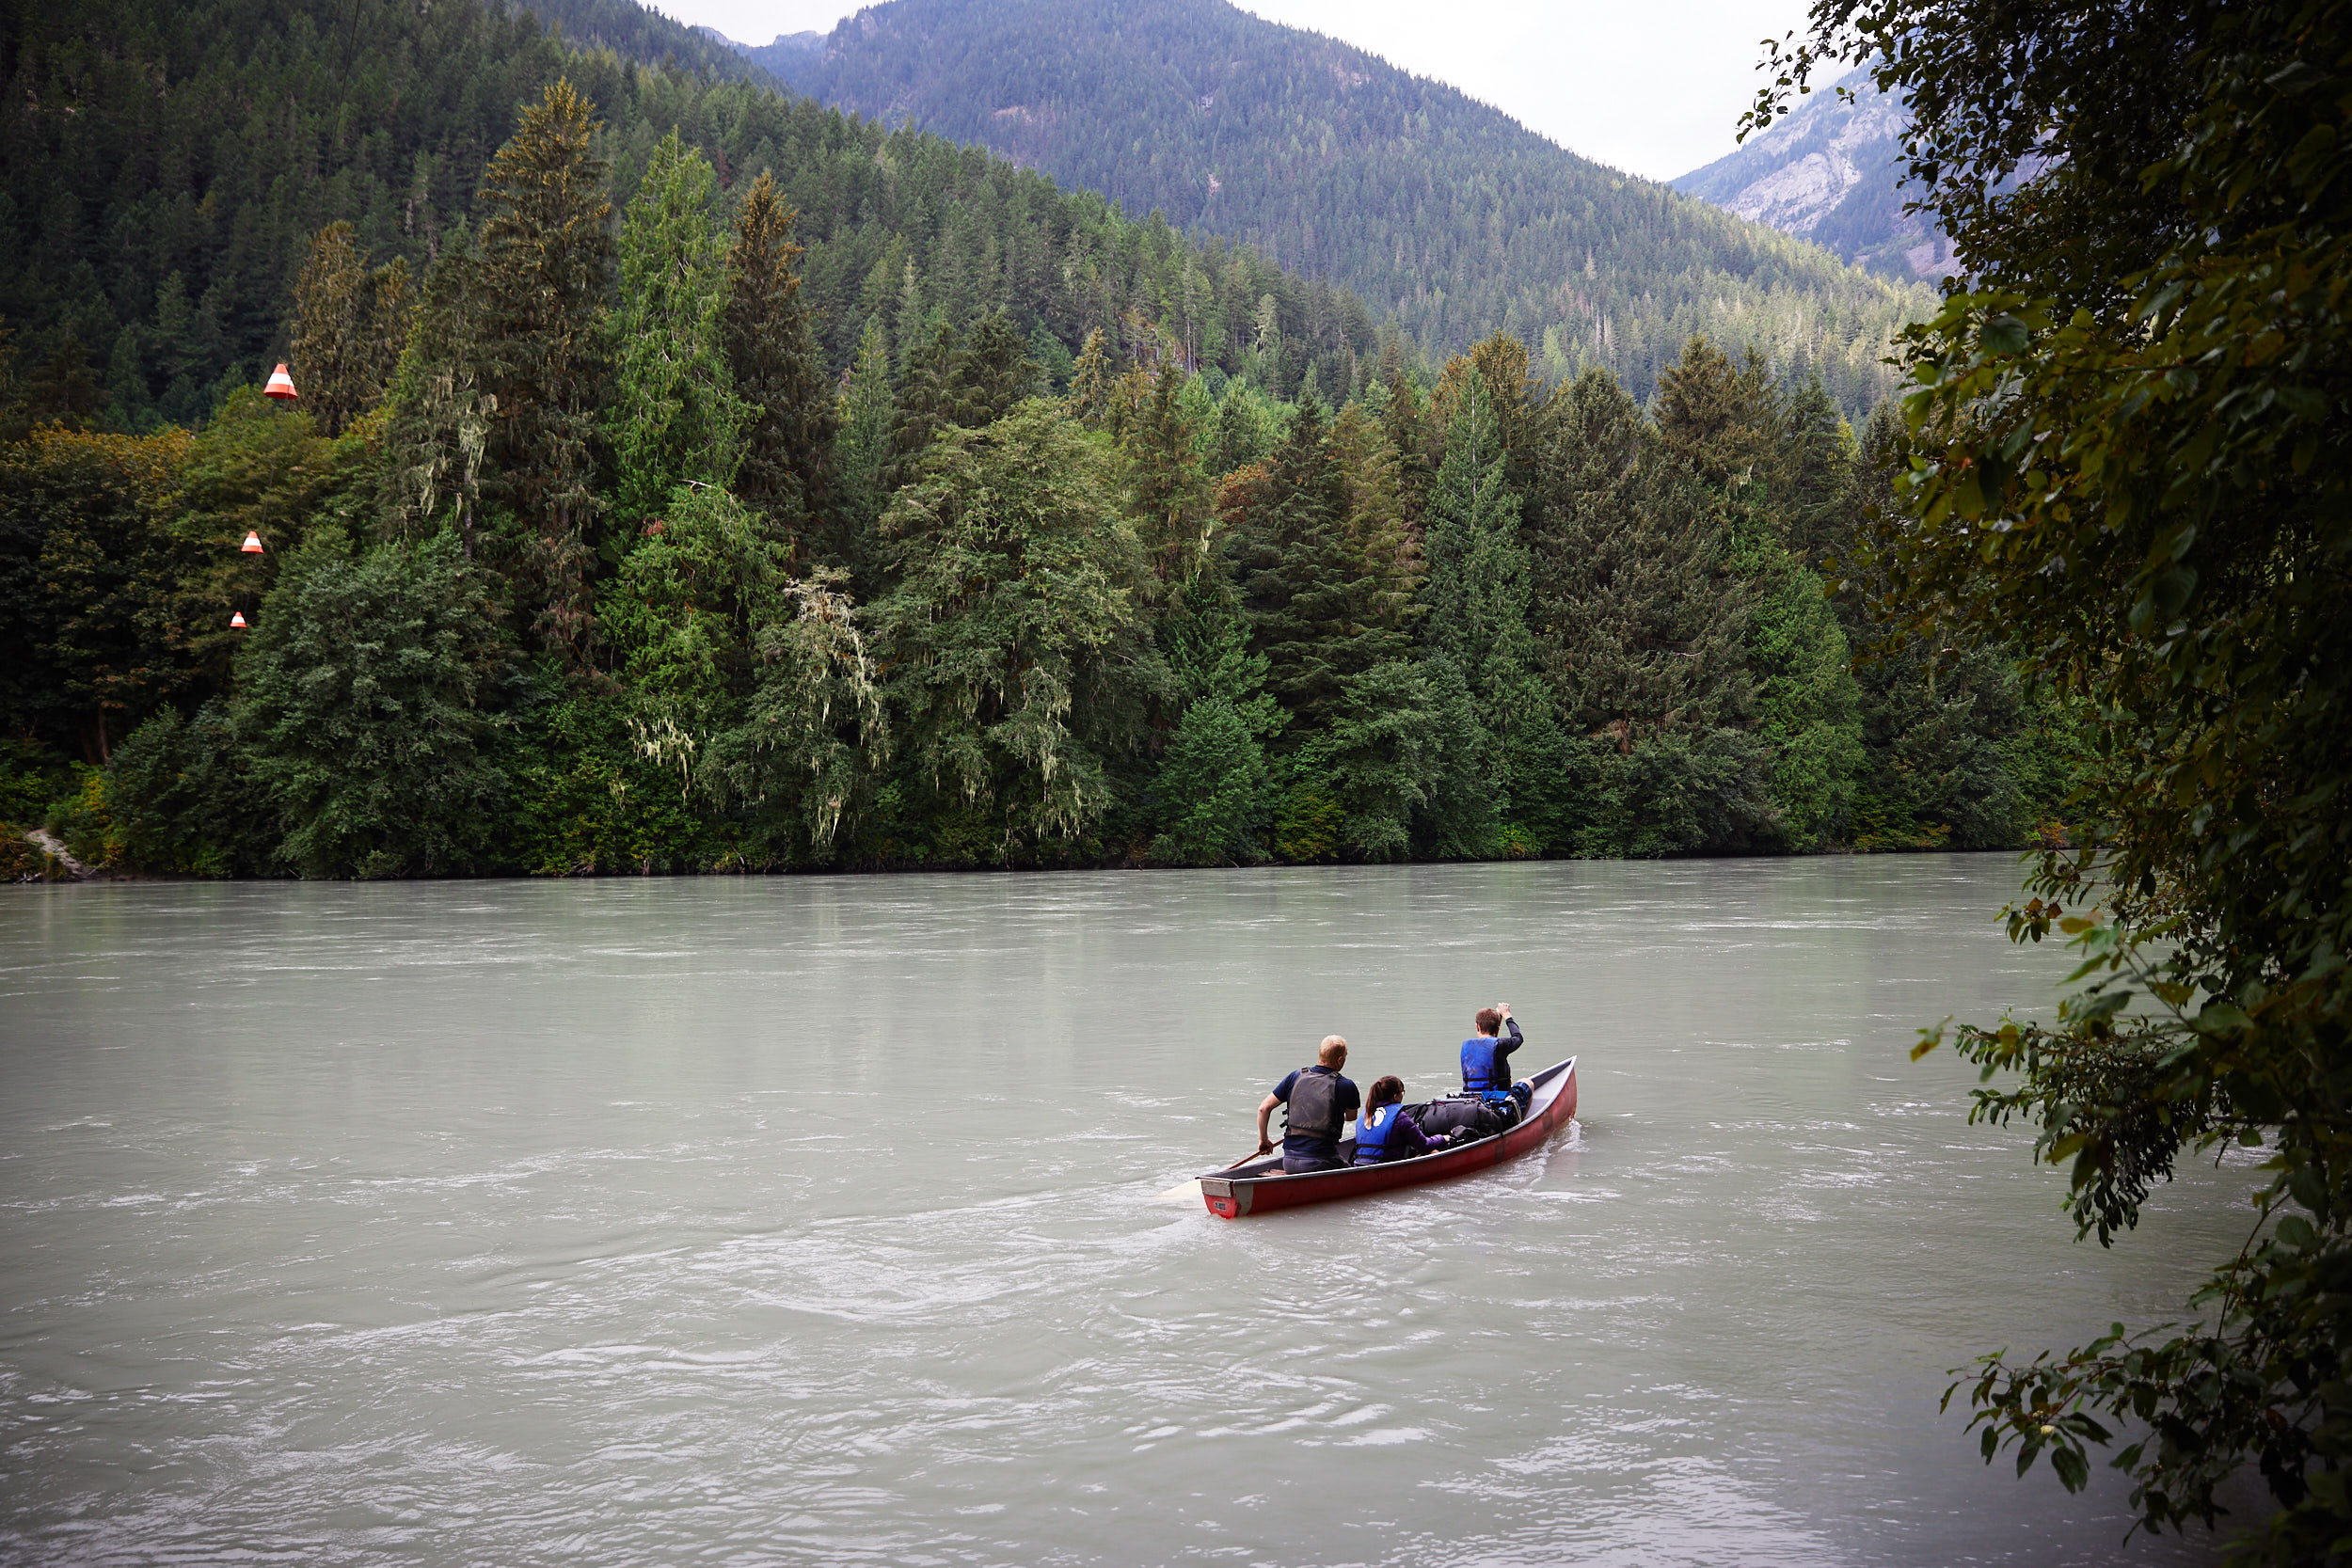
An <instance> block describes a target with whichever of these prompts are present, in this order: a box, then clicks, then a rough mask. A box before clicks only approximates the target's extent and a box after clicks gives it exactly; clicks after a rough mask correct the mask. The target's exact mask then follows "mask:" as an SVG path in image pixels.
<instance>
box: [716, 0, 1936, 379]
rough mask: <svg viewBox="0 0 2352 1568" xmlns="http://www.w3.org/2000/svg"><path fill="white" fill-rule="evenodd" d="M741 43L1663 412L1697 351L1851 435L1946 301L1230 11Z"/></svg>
mask: <svg viewBox="0 0 2352 1568" xmlns="http://www.w3.org/2000/svg"><path fill="white" fill-rule="evenodd" d="M747 53H748V54H749V55H750V56H751V57H752V58H753V59H755V60H757V61H759V62H760V63H762V64H763V65H766V66H768V67H769V68H770V69H771V70H772V71H775V72H776V73H777V74H778V75H779V76H782V77H784V78H786V79H787V80H788V81H790V82H791V84H792V85H793V86H795V87H800V88H801V89H802V90H803V91H807V92H812V93H815V94H816V95H817V96H818V98H820V99H822V100H823V101H824V102H826V103H832V104H835V105H837V106H839V107H841V108H845V109H853V110H856V111H858V112H859V113H862V114H866V115H869V116H876V117H880V118H882V119H887V120H889V121H891V122H893V123H898V122H901V121H904V122H908V123H913V124H916V125H919V126H921V127H922V128H923V129H925V130H929V131H933V132H937V133H939V134H940V135H946V136H952V137H954V138H956V139H957V140H959V141H971V142H977V143H979V144H981V145H983V146H986V147H989V148H992V149H993V150H996V151H998V152H1001V153H1004V154H1005V155H1006V156H1008V157H1010V158H1013V159H1015V160H1017V161H1019V162H1020V163H1022V164H1024V165H1026V166H1031V167H1034V168H1037V169H1039V170H1041V172H1043V173H1046V174H1050V175H1052V176H1053V177H1054V178H1055V179H1057V180H1059V181H1061V182H1064V183H1065V184H1070V185H1078V186H1084V187H1085V188H1087V189H1089V190H1094V191H1100V192H1103V193H1104V195H1106V196H1109V197H1111V198H1113V199H1115V200H1117V201H1119V202H1120V204H1121V205H1122V206H1123V207H1124V208H1125V210H1126V211H1127V212H1129V213H1131V214H1136V215H1138V216H1141V215H1144V214H1150V213H1152V212H1155V211H1156V212H1160V213H1164V214H1167V216H1168V220H1169V221H1170V222H1172V223H1175V224H1177V225H1179V226H1180V227H1183V228H1185V229H1187V230H1190V229H1196V228H1197V229H1199V230H1202V231H1205V232H1211V233H1216V234H1220V235H1223V236H1224V237H1226V238H1227V239H1229V240H1232V241H1235V242H1237V243H1242V244H1247V245H1252V246H1254V247H1256V248H1257V249H1259V250H1260V251H1262V252H1263V254H1264V255H1266V256H1268V257H1270V258H1272V259H1273V260H1275V261H1280V262H1281V263H1282V264H1283V265H1285V266H1288V267H1291V268H1294V269H1295V270H1297V271H1300V272H1302V273H1305V274H1307V275H1309V276H1311V277H1328V278H1330V279H1331V280H1332V281H1333V282H1335V283H1339V284H1343V285H1345V286H1346V287H1348V288H1350V289H1353V290H1354V291H1356V292H1357V293H1359V294H1360V295H1362V296H1363V298H1364V299H1365V301H1366V302H1367V303H1369V304H1370V305H1371V306H1372V308H1373V309H1375V311H1379V312H1382V313H1385V314H1392V315H1393V317H1394V318H1395V320H1396V322H1397V324H1398V325H1399V327H1400V329H1401V330H1402V331H1403V332H1404V333H1405V335H1406V338H1407V339H1408V340H1409V341H1412V342H1413V343H1414V344H1416V345H1417V346H1418V347H1419V348H1420V349H1421V350H1422V352H1423V353H1424V354H1425V355H1427V356H1431V357H1433V358H1435V359H1443V358H1444V357H1445V356H1449V355H1452V354H1455V353H1459V352H1460V351H1462V350H1464V349H1466V348H1468V347H1469V346H1470V344H1471V343H1472V342H1474V341H1477V340H1478V339H1480V338H1483V337H1485V336H1486V334H1487V333H1489V332H1492V331H1497V330H1501V331H1505V332H1508V333H1510V334H1511V335H1512V336H1514V337H1516V338H1518V339H1520V340H1522V341H1525V342H1526V343H1527V344H1528V347H1529V352H1530V353H1531V355H1532V356H1534V359H1535V362H1536V365H1537V368H1538V369H1539V370H1540V371H1541V372H1542V373H1543V374H1544V375H1545V376H1546V377H1547V378H1548V379H1549V380H1551V381H1554V382H1565V381H1572V380H1574V379H1575V378H1576V376H1577V375H1578V374H1579V373H1580V372H1581V371H1582V370H1583V369H1584V368H1585V367H1587V366H1592V365H1597V366H1600V367H1602V368H1604V369H1606V370H1608V371H1610V372H1612V373H1613V374H1614V375H1615V376H1616V377H1617V379H1618V380H1619V381H1621V382H1622V383H1623V384H1624V385H1625V386H1626V388H1627V389H1628V390H1629V391H1631V392H1632V393H1633V395H1634V396H1635V397H1636V398H1638V399H1641V400H1643V401H1644V402H1645V403H1646V402H1647V401H1648V400H1649V399H1650V398H1651V397H1652V396H1653V395H1654V394H1655V392H1656V391H1657V388H1658V385H1659V377H1660V375H1661V372H1663V371H1664V369H1665V367H1666V366H1667V365H1669V364H1671V363H1672V362H1673V361H1674V359H1675V357H1676V356H1677V355H1678V354H1680V353H1681V351H1682V345H1683V344H1684V343H1685V342H1687V341H1690V339H1691V338H1692V337H1693V336H1705V337H1707V338H1709V339H1711V340H1717V341H1724V342H1735V343H1742V344H1745V343H1754V344H1755V345H1756V347H1757V348H1758V349H1760V350H1761V351H1762V352H1763V353H1764V354H1765V355H1766V356H1768V357H1769V358H1770V359H1771V360H1772V363H1773V364H1774V365H1776V366H1778V367H1780V368H1781V369H1782V370H1783V371H1784V372H1788V373H1792V374H1794V375H1797V376H1799V377H1803V376H1804V375H1808V374H1812V373H1817V372H1818V373H1819V374H1820V376H1821V378H1822V381H1823V384H1824V385H1825V386H1826V387H1827V388H1829V391H1830V395H1831V397H1832V398H1833V399H1835V400H1836V403H1837V404H1838V405H1839V407H1840V408H1841V409H1843V410H1844V411H1845V412H1846V413H1847V414H1848V416H1849V417H1851V418H1854V419H1857V420H1858V419H1860V418H1862V417H1864V416H1865V415H1867V412H1868V410H1869V408H1870V406H1871V405H1872V404H1874V403H1876V402H1877V401H1878V400H1879V399H1880V398H1882V397H1885V396H1889V395H1891V394H1892V393H1893V392H1894V391H1895V389H1896V384H1895V380H1894V377H1893V374H1892V372H1890V371H1889V370H1888V369H1887V367H1886V364H1885V362H1884V361H1885V357H1886V342H1887V338H1888V335H1889V334H1890V333H1891V332H1892V331H1893V330H1894V329H1895V328H1896V327H1897V326H1899V325H1901V324H1902V323H1903V322H1904V321H1906V320H1910V319H1914V318H1915V317H1918V316H1922V315H1925V314H1926V313H1928V311H1929V310H1930V309H1931V299H1932V295H1931V293H1930V292H1929V291H1928V290H1926V289H1923V288H1920V287H1917V286H1915V285H1913V284H1910V283H1909V282H1907V281H1906V282H1901V283H1898V282H1893V281H1890V280H1887V279H1884V278H1881V277H1872V276H1870V275H1868V274H1867V273H1864V272H1863V271H1861V270H1860V269H1858V268H1854V267H1849V266H1847V265H1845V264H1844V263H1843V262H1841V261H1839V260H1838V258H1837V257H1836V255H1834V254H1832V253H1831V252H1829V251H1827V250H1824V249H1822V248H1821V247H1820V246H1819V245H1812V244H1808V243H1805V242H1804V241H1800V240H1795V239H1791V238H1789V237H1788V236H1787V235H1784V234H1779V233H1776V232H1774V231H1772V230H1769V229H1766V228H1763V227H1762V226H1760V225H1756V224H1751V223H1746V222H1743V221H1742V220H1740V219H1739V218H1736V217H1734V216H1732V215H1731V214H1729V213H1726V212H1724V211H1723V210H1722V209H1721V208H1718V207H1713V206H1710V205H1708V203H1706V202H1704V201H1699V200H1694V199H1692V198H1689V197H1686V196H1683V195H1681V194H1679V193H1678V192H1677V191H1676V190H1674V189H1673V188H1672V187H1670V186H1668V185H1664V184H1661V183H1659V182H1654V181H1649V180H1644V179H1640V178H1637V177H1633V176H1629V175H1627V174H1624V173H1622V172H1620V171H1618V170H1616V169H1612V168H1607V167H1604V166H1601V165H1598V164H1596V163H1593V162H1591V161H1590V160H1588V159H1585V158H1581V157H1579V156H1577V155H1576V153H1575V152H1573V151H1572V150H1565V149H1563V148H1561V147H1559V146H1557V145H1555V144H1554V143H1552V142H1550V141H1549V140H1547V139H1546V138H1544V137H1542V136H1540V135H1536V134H1535V133H1534V132H1532V131H1529V130H1528V129H1527V128H1526V127H1524V126H1522V125H1520V124H1519V123H1518V121H1517V120H1514V119H1511V118H1510V117H1509V116H1507V115H1505V114H1503V113H1502V111H1501V110H1499V109H1496V108H1494V107H1492V106H1491V105H1489V104H1486V103H1479V102H1478V101H1476V100H1475V99H1472V98H1471V97H1470V96H1469V95H1468V94H1466V93H1464V92H1461V91H1460V90H1458V89H1457V88H1454V87H1448V86H1447V85H1445V84H1444V83H1442V82H1437V81H1432V80H1430V79H1428V78H1426V77H1422V76H1415V75H1413V74H1411V73H1410V72H1408V71H1402V70H1399V69H1398V68H1397V67H1395V66H1392V65H1391V64H1390V63H1389V62H1388V61H1386V60H1383V59H1381V58H1380V57H1379V56H1377V55H1372V54H1368V53H1366V52H1365V51H1363V50H1361V49H1358V48H1355V47H1353V46H1351V45H1349V44H1347V43H1344V42H1342V41H1340V40H1337V39H1331V38H1326V37H1323V36H1322V35H1320V34H1317V33H1311V32H1307V31H1303V30H1301V29H1298V28H1295V27H1286V26H1282V25H1279V24H1276V23H1273V22H1268V21H1265V20H1263V19H1261V18H1259V17H1256V16H1252V15H1250V14H1249V13H1248V12H1247V11H1244V10H1242V9H1240V8H1237V7H1234V6H1232V5H1229V4H1227V3H1226V0H887V3H885V4H881V5H875V6H870V7H868V8H866V9H864V10H861V11H860V12H859V13H858V14H857V15H856V16H854V17H850V18H849V19H848V20H846V21H844V22H842V23H841V24H839V25H837V26H836V27H834V30H833V32H832V34H831V35H830V37H829V38H828V39H827V40H826V45H825V48H824V50H823V51H822V52H820V53H819V52H811V51H808V50H805V49H799V48H794V47H791V46H790V45H785V46H781V47H779V46H776V45H769V46H764V47H761V48H755V49H751V50H749V51H747ZM1589 69H1594V66H1593V65H1592V64H1590V63H1589V62H1581V63H1580V64H1579V65H1578V66H1577V67H1575V68H1571V69H1564V71H1563V79H1562V86H1561V90H1562V91H1564V92H1573V91H1575V90H1577V89H1576V87H1575V75H1576V71H1578V70H1589Z"/></svg>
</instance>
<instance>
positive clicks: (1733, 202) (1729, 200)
mask: <svg viewBox="0 0 2352 1568" xmlns="http://www.w3.org/2000/svg"><path fill="white" fill-rule="evenodd" d="M1841 92H1844V93H1850V94H1851V99H1848V98H1843V97H1840V96H1839V94H1840V93H1841ZM1908 123H1909V119H1908V117H1907V116H1906V115H1905V114H1904V112H1903V106H1902V105H1901V104H1900V103H1898V102H1896V101H1895V100H1893V99H1890V98H1888V97H1887V96H1886V95H1885V94H1884V93H1882V92H1881V91H1880V90H1879V88H1878V86H1877V84H1876V83H1874V82H1872V81H1871V79H1870V73H1869V72H1868V71H1852V72H1851V73H1850V74H1848V75H1847V76H1846V78H1845V79H1844V80H1842V81H1840V82H1837V83H1836V84H1835V85H1834V87H1830V88H1828V89H1824V90H1821V91H1817V92H1815V93H1814V94H1813V95H1812V96H1810V97H1809V98H1806V99H1805V100H1804V102H1803V103H1802V105H1801V106H1800V107H1799V108H1798V109H1797V110H1796V111H1795V112H1794V113H1792V114H1790V115H1789V116H1788V119H1783V120H1781V121H1780V122H1779V123H1778V124H1776V125H1774V126H1773V127H1772V129H1771V130H1769V131H1766V132H1764V133H1763V134H1762V135H1756V136H1752V137H1750V138H1749V139H1748V141H1747V142H1746V143H1745V144H1743V145H1742V146H1741V147H1740V149H1739V150H1737V151H1734V152H1731V153H1729V154H1727V155H1725V156H1724V157H1721V158H1718V159H1716V160H1715V161H1714V162H1713V163H1711V164H1708V166H1706V167H1704V168H1697V169H1692V171H1691V172H1690V173H1688V174H1686V175H1684V176H1682V177H1681V178H1680V179H1678V180H1677V181H1675V182H1674V186H1675V189H1677V190H1678V191H1683V192H1687V193H1688V194H1690V195H1692V196H1695V197H1698V198H1701V199H1703V200H1707V201H1711V202H1713V203H1715V204H1716V205H1717V206H1719V207H1724V208H1727V209H1729V210H1730V211H1732V212H1734V213H1737V214H1740V216H1741V217H1743V218H1752V219H1754V220H1755V221H1756V222H1757V223H1765V224H1770V225H1772V227H1773V228H1774V229H1777V230H1781V231H1782V232H1783V233H1788V234H1794V235H1797V236H1798V237H1800V238H1802V239H1807V240H1811V241H1812V242H1813V243H1814V244H1816V245H1822V246H1825V247H1827V248H1828V249H1830V250H1833V251H1836V253H1837V254H1838V255H1840V256H1842V257H1844V258H1846V259H1847V260H1848V261H1851V262H1853V263H1854V264H1855V265H1856V266H1860V267H1867V268H1869V269H1870V270H1871V271H1873V272H1878V273H1883V274H1885V275H1887V276H1888V277H1897V278H1901V279H1904V280H1906V281H1907V280H1909V279H1912V278H1921V279H1931V278H1940V277H1949V276H1950V275H1951V274H1952V272H1953V271H1954V270H1955V269H1956V265H1957V263H1955V262H1954V261H1953V260H1952V246H1951V242H1950V241H1949V240H1947V239H1946V238H1945V237H1944V236H1943V235H1942V234H1941V233H1939V232H1937V231H1936V230H1935V227H1934V226H1933V225H1932V224H1931V223H1930V222H1929V221H1928V220H1927V219H1926V218H1923V217H1920V216H1918V215H1916V214H1905V213H1904V211H1903V205H1904V201H1905V198H1904V196H1903V194H1902V192H1901V191H1900V190H1899V188H1898V186H1897V184H1896V182H1897V181H1898V180H1899V178H1900V177H1901V175H1902V169H1903V133H1904V130H1905V128H1906V126H1907V125H1908Z"/></svg>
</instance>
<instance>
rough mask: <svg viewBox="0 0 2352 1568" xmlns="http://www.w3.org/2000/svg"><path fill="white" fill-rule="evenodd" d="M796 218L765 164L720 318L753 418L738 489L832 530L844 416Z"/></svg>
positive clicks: (784, 517)
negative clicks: (806, 289)
mask: <svg viewBox="0 0 2352 1568" xmlns="http://www.w3.org/2000/svg"><path fill="white" fill-rule="evenodd" d="M798 217H799V214H797V213H796V212H795V211H794V210H793V209H792V208H791V207H790V206H788V205H787V204H786V202H785V201H784V198H782V197H781V196H780V195H778V193H777V191H776V184H775V181H774V180H773V178H771V176H770V174H769V173H768V171H767V170H765V169H762V170H761V171H760V173H759V178H757V179H756V180H755V181H753V182H752V188H751V190H750V192H749V193H748V194H746V195H745V197H744V198H743V207H742V211H741V212H740V213H739V214H738V215H737V217H736V223H735V243H734V245H733V246H732V247H731V248H730V249H729V250H728V252H727V285H728V292H727V300H726V309H725V313H724V315H723V318H722V336H723V341H724V343H725V348H726V358H727V364H728V367H729V368H730V370H731V371H732V372H734V376H735V389H736V394H737V395H738V396H739V397H740V398H742V399H743V400H744V402H745V403H747V404H749V405H750V406H751V410H752V415H753V421H754V422H753V423H752V424H751V426H750V427H749V428H748V429H747V430H746V431H745V432H744V450H743V465H742V467H741V468H740V469H739V472H738V476H737V481H736V483H737V488H738V490H739V492H740V494H741V495H742V497H743V499H744V500H745V501H746V502H747V503H749V504H750V505H753V506H755V507H758V508H761V509H762V510H764V511H766V512H767V513H768V514H769V515H770V517H771V519H772V520H773V521H774V522H775V523H776V524H777V525H778V526H779V527H782V528H786V529H788V530H790V531H793V532H794V533H796V534H797V533H800V532H803V531H807V530H808V529H810V528H812V527H814V528H817V529H818V531H828V530H827V526H826V525H827V519H828V518H829V515H830V514H831V512H832V510H833V508H834V483H835V481H834V442H835V437H836V435H837V433H838V431H839V422H838V421H839V419H840V415H839V412H838V410H837V409H836V407H835V405H834V393H833V388H832V385H831V382H830V378H829V377H828V376H827V375H826V373H825V362H824V355H823V352H822V351H821V350H820V349H819V348H818V343H817V339H816V335H815V332H814V331H813V329H812V325H811V322H810V316H809V304H808V299H807V296H806V294H805V293H803V287H802V280H801V265H800V262H801V256H802V254H803V247H802V246H801V245H798V244H797V243H795V242H794V240H793V238H792V229H793V225H794V224H795V222H796V221H797V220H798ZM869 330H871V328H869ZM875 510H876V511H877V512H879V507H877V508H876V509H875ZM830 531H831V532H834V533H836V534H837V533H838V531H839V530H838V528H837V527H835V528H833V529H831V530H830Z"/></svg>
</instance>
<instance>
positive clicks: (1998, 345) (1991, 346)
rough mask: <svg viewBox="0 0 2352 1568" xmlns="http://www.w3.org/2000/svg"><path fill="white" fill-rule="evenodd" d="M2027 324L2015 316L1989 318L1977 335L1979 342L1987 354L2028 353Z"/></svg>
mask: <svg viewBox="0 0 2352 1568" xmlns="http://www.w3.org/2000/svg"><path fill="white" fill-rule="evenodd" d="M2026 336H2027V334H2026V324H2025V323H2024V322H2021V321H2019V320H2018V319H2017V318H2016V317H2015V316H2011V315H2006V314H2004V315H1998V316H1992V317H1988V318H1987V319H1986V321H1985V324H1984V325H1983V326H1982V327H1981V328H1980V329H1979V331H1978V333H1977V341H1978V342H1979V343H1980V344H1981V345H1983V348H1984V351H1985V353H1987V354H1999V355H2011V354H2023V353H2025V352H2026Z"/></svg>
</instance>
